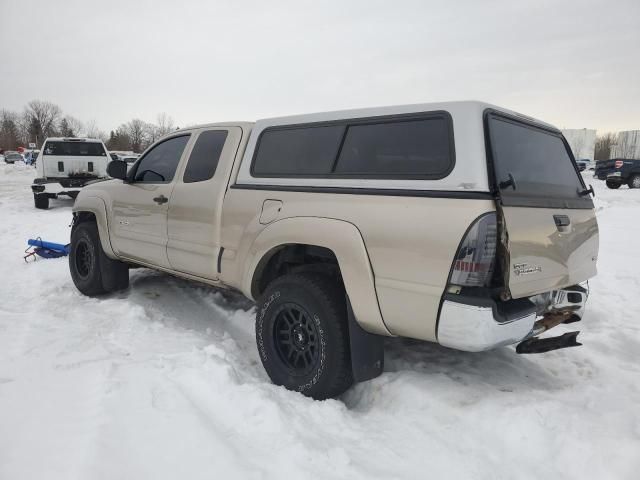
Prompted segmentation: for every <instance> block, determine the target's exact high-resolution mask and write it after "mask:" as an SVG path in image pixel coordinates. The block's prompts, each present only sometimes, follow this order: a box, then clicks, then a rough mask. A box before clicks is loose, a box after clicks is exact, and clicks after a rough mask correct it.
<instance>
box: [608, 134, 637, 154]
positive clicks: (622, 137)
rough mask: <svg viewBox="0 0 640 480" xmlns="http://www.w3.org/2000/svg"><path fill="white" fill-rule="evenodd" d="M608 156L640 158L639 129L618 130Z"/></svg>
mask: <svg viewBox="0 0 640 480" xmlns="http://www.w3.org/2000/svg"><path fill="white" fill-rule="evenodd" d="M609 158H640V130H627V131H626V132H619V133H618V138H617V140H616V143H615V145H611V151H610V153H609Z"/></svg>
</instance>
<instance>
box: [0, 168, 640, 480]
mask: <svg viewBox="0 0 640 480" xmlns="http://www.w3.org/2000/svg"><path fill="white" fill-rule="evenodd" d="M33 177H34V170H33V169H31V168H30V167H25V166H24V165H20V164H18V165H15V166H13V165H6V166H5V165H4V164H0V282H1V285H0V479H2V480H18V479H45V478H46V479H65V480H66V479H136V480H140V479H154V480H155V479H164V478H167V479H177V478H180V479H197V478H203V479H204V478H207V479H210V478H219V479H229V478H243V479H244V478H255V479H263V478H264V479H266V478H274V479H275V478H278V479H284V478H287V479H288V478H367V479H375V478H385V479H386V478H456V479H458V478H474V479H520V478H531V479H544V478H555V479H564V478H575V479H578V478H579V479H608V478H611V479H637V478H640V477H639V475H640V473H638V472H639V471H640V361H639V360H640V240H639V238H640V223H638V219H639V218H640V190H629V189H627V188H626V187H623V188H621V189H620V190H618V191H614V190H607V189H606V188H604V186H603V182H599V181H594V180H592V179H590V178H588V177H585V178H587V180H588V181H590V182H591V183H593V184H594V187H595V188H596V191H597V197H596V204H597V207H598V216H599V224H600V235H601V237H600V238H601V244H600V257H599V271H600V273H599V276H598V277H597V278H596V279H594V280H593V281H592V282H591V291H592V295H591V298H590V300H589V303H588V313H587V314H586V316H585V318H584V320H583V321H582V322H581V323H580V324H573V325H570V326H568V327H567V328H565V327H558V328H557V329H556V330H555V332H556V333H557V332H561V331H562V330H571V329H576V328H577V329H580V330H582V333H581V335H580V337H579V339H580V340H581V341H582V342H583V343H584V346H582V347H579V348H573V349H567V350H560V351H556V352H550V353H547V354H544V355H530V356H526V355H523V356H519V355H516V354H515V352H514V349H513V348H502V349H499V350H496V351H492V352H487V353H479V354H471V353H462V352H456V351H453V350H448V349H445V348H442V347H439V346H437V345H433V344H426V343H420V342H413V341H408V340H401V339H393V340H390V341H388V343H387V350H386V354H387V357H386V368H385V373H384V374H383V375H382V376H381V377H379V378H377V379H375V380H373V381H371V382H367V383H364V384H360V385H357V386H356V387H355V388H354V389H352V390H351V391H349V392H348V393H347V394H345V395H344V396H343V398H342V399H340V400H329V401H324V402H316V401H313V400H310V399H308V398H305V397H303V396H301V395H299V394H296V393H292V392H289V391H286V390H284V389H283V388H280V387H275V386H273V385H272V384H271V383H270V382H269V379H268V378H267V376H266V374H265V373H264V371H263V369H262V366H261V365H260V362H259V358H258V355H257V351H256V348H255V344H254V336H253V318H254V312H253V310H252V309H251V308H250V306H248V305H247V304H246V303H245V302H243V301H242V300H241V299H238V298H235V297H231V296H229V295H228V294H221V293H219V292H216V291H214V290H212V289H209V288H204V287H201V286H197V285H194V284H190V283H188V282H185V281H181V280H178V279H175V278H172V277H170V276H167V275H163V274H160V273H156V272H153V271H150V270H145V269H138V270H133V271H132V275H131V277H132V281H131V288H130V289H129V290H127V291H126V292H123V293H119V294H116V295H111V296H109V297H107V298H103V299H99V300H97V299H90V298H87V297H83V296H82V295H80V293H78V292H77V291H76V289H75V288H74V286H73V284H72V282H71V278H70V277H69V273H68V269H67V261H66V259H57V260H39V261H37V262H35V263H30V264H25V262H24V261H23V260H22V255H23V250H24V248H25V247H26V239H27V238H30V237H36V236H39V235H40V236H42V237H43V238H45V239H47V240H50V241H58V242H67V241H68V238H69V223H70V220H71V211H70V210H71V201H70V200H59V201H52V202H51V204H52V208H51V209H50V210H48V211H39V210H35V209H34V207H33V200H32V197H31V193H30V190H29V184H30V181H31V179H32V178H33ZM419 313H420V312H416V315H419Z"/></svg>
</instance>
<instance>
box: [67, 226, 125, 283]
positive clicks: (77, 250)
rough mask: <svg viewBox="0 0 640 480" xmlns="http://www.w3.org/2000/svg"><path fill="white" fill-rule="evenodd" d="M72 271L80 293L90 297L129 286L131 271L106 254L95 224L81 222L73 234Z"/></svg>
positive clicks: (70, 268) (70, 267)
mask: <svg viewBox="0 0 640 480" xmlns="http://www.w3.org/2000/svg"><path fill="white" fill-rule="evenodd" d="M69 270H70V272H71V278H72V279H73V283H74V285H75V286H76V288H77V289H78V290H80V291H81V292H82V293H83V294H85V295H88V296H95V295H100V294H103V293H108V292H113V291H115V290H123V289H125V288H127V287H128V286H129V268H128V266H127V265H126V264H125V263H122V262H119V261H118V260H113V259H111V258H109V257H107V255H106V254H105V253H104V250H102V246H101V244H100V236H99V234H98V226H97V225H96V224H95V222H82V223H80V224H79V225H77V226H76V227H75V228H74V229H73V231H72V232H71V250H70V252H69Z"/></svg>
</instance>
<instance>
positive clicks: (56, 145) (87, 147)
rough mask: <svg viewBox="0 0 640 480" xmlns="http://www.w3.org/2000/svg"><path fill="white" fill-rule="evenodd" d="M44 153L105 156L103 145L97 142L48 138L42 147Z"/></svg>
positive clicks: (71, 155) (67, 155) (70, 155)
mask: <svg viewBox="0 0 640 480" xmlns="http://www.w3.org/2000/svg"><path fill="white" fill-rule="evenodd" d="M43 152H44V155H54V156H65V157H106V156H107V152H105V150H104V147H103V146H102V144H101V143H98V142H65V141H51V140H49V141H48V142H47V143H46V144H45V146H44V148H43Z"/></svg>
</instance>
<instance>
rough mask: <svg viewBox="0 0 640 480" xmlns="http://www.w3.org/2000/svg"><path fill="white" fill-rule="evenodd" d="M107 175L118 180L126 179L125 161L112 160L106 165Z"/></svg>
mask: <svg viewBox="0 0 640 480" xmlns="http://www.w3.org/2000/svg"><path fill="white" fill-rule="evenodd" d="M107 175H109V176H110V177H112V178H119V179H120V180H125V181H126V180H127V162H123V161H122V160H112V161H110V162H109V164H108V165H107Z"/></svg>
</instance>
